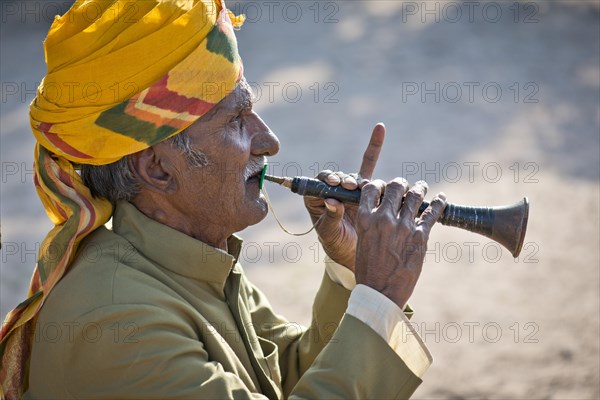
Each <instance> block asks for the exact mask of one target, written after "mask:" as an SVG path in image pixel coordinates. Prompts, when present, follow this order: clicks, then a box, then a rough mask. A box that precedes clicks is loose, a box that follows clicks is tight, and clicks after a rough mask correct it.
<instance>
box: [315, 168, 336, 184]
mask: <svg viewBox="0 0 600 400" xmlns="http://www.w3.org/2000/svg"><path fill="white" fill-rule="evenodd" d="M317 179H318V180H320V181H323V182H325V183H327V184H328V185H329V186H337V185H339V184H340V182H341V181H342V180H341V179H340V177H339V176H338V175H337V174H336V173H335V172H333V171H331V170H329V169H326V170H323V171H321V172H319V174H318V175H317Z"/></svg>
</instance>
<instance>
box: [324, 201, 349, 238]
mask: <svg viewBox="0 0 600 400" xmlns="http://www.w3.org/2000/svg"><path fill="white" fill-rule="evenodd" d="M324 203H325V208H326V209H327V211H326V212H325V214H323V215H322V216H321V218H320V220H319V231H320V232H321V233H326V232H331V230H337V229H338V224H339V222H340V221H341V219H342V218H343V217H344V210H345V209H344V205H343V204H342V203H341V202H339V201H337V200H335V199H325V201H324Z"/></svg>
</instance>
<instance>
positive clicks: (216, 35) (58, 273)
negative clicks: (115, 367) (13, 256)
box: [0, 0, 244, 399]
mask: <svg viewBox="0 0 600 400" xmlns="http://www.w3.org/2000/svg"><path fill="white" fill-rule="evenodd" d="M243 22H244V17H243V16H234V15H233V14H232V13H231V12H230V11H229V10H227V8H226V6H225V4H224V2H223V0H77V1H76V2H75V4H74V5H73V6H72V7H71V9H70V10H69V11H68V12H67V13H66V14H65V15H63V16H62V17H59V16H57V17H56V18H55V20H54V22H53V24H52V26H51V28H50V31H49V33H48V37H47V38H46V41H45V42H44V50H45V56H46V63H47V64H48V73H47V75H46V77H45V78H44V79H43V81H42V83H41V84H40V86H39V88H38V91H37V96H36V98H35V99H34V100H33V102H32V103H31V107H30V117H31V118H30V119H31V129H32V130H33V134H34V136H35V138H36V139H37V143H36V146H35V158H34V169H35V176H34V183H35V187H36V190H37V193H38V195H39V197H40V199H41V200H42V203H43V205H44V208H45V210H46V212H47V214H48V216H49V217H50V219H51V220H52V222H53V223H54V224H55V227H54V228H53V229H52V230H51V231H50V233H49V234H48V236H46V238H45V239H44V241H43V242H42V245H41V249H40V253H39V256H38V262H37V265H36V268H35V270H34V272H33V276H32V278H31V283H30V288H29V294H28V298H27V299H26V300H25V301H24V302H22V303H21V304H19V305H18V306H17V307H16V308H15V309H14V310H12V311H11V312H10V313H9V314H8V315H7V317H6V320H5V321H4V324H3V326H2V330H1V331H0V340H1V342H0V362H1V369H0V394H1V395H2V397H3V398H7V399H12V398H21V397H22V396H23V394H24V393H25V391H26V390H27V385H28V377H29V359H30V355H31V349H32V345H33V338H34V334H35V332H34V331H35V322H36V319H37V315H38V313H39V311H40V309H41V307H42V305H43V304H44V300H45V299H46V298H47V297H48V295H49V293H50V292H51V291H52V288H53V287H54V286H55V285H56V283H57V282H58V281H59V280H60V279H61V278H62V277H63V276H64V275H65V273H66V272H67V270H68V268H69V265H70V264H71V262H72V261H73V259H74V258H75V254H76V252H77V247H78V245H79V243H80V242H81V240H82V239H83V238H85V237H86V236H87V235H88V234H90V233H91V232H92V231H93V230H94V229H96V228H98V227H99V226H101V225H104V224H105V223H106V222H107V221H108V220H109V219H110V217H111V216H112V212H113V207H112V204H111V203H110V202H109V201H108V200H105V199H100V198H94V197H93V196H92V195H91V193H90V190H89V189H88V188H87V187H86V186H85V185H84V183H83V181H82V180H81V178H80V176H79V174H78V173H77V172H76V171H75V168H76V165H77V164H93V165H104V164H109V163H112V162H115V161H117V160H119V159H120V158H122V157H124V156H126V155H128V154H132V153H135V152H138V151H140V150H143V149H146V148H148V147H150V146H152V145H154V144H157V143H159V142H161V141H163V140H165V139H167V138H169V137H171V136H173V135H176V134H177V133H179V132H181V131H182V130H183V129H185V128H187V127H188V126H189V125H191V124H192V123H193V122H194V121H196V120H197V119H198V118H200V117H201V116H202V115H204V114H205V113H206V112H208V111H209V110H210V109H211V108H212V107H213V106H215V105H216V104H217V103H218V102H219V101H220V100H222V99H223V98H224V97H225V96H227V95H228V94H229V93H231V92H232V91H233V89H235V87H236V85H237V84H238V83H239V81H240V80H241V78H242V75H243V67H242V61H241V59H240V57H239V54H238V50H237V42H236V38H235V35H234V27H239V26H241V25H242V23H243ZM49 367H51V366H49Z"/></svg>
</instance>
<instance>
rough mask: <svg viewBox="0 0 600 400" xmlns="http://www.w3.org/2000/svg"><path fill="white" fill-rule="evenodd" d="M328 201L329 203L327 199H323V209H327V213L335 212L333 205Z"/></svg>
mask: <svg viewBox="0 0 600 400" xmlns="http://www.w3.org/2000/svg"><path fill="white" fill-rule="evenodd" d="M329 201H330V200H329V199H325V207H327V209H328V210H329V211H333V212H335V210H336V208H335V206H334V205H333V204H331V203H330V202H329Z"/></svg>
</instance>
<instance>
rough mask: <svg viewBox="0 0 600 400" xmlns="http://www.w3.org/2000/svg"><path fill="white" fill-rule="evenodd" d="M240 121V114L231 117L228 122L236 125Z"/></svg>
mask: <svg viewBox="0 0 600 400" xmlns="http://www.w3.org/2000/svg"><path fill="white" fill-rule="evenodd" d="M241 123H242V116H241V115H236V116H235V117H233V118H231V119H230V120H229V124H230V125H238V124H241Z"/></svg>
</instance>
